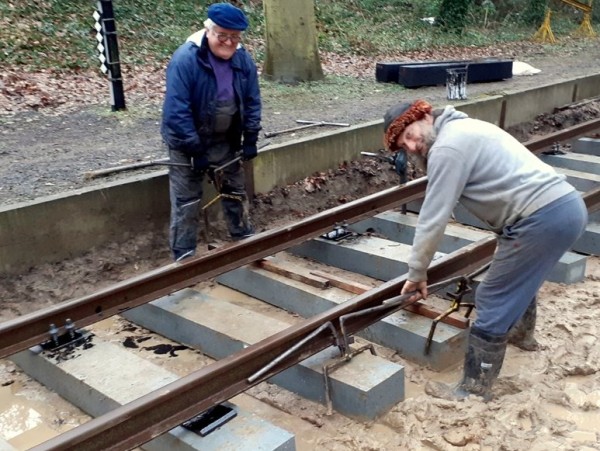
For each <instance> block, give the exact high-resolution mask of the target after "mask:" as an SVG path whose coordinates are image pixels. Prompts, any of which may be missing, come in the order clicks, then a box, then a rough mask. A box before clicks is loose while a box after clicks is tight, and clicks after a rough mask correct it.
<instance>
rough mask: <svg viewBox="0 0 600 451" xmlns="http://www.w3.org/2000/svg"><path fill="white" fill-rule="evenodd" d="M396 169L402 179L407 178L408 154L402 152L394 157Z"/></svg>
mask: <svg viewBox="0 0 600 451" xmlns="http://www.w3.org/2000/svg"><path fill="white" fill-rule="evenodd" d="M394 169H395V170H396V174H398V175H399V176H400V177H402V176H404V177H406V152H404V151H402V150H401V151H400V152H398V153H397V154H396V155H395V156H394Z"/></svg>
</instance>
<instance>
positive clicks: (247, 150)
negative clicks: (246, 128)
mask: <svg viewBox="0 0 600 451" xmlns="http://www.w3.org/2000/svg"><path fill="white" fill-rule="evenodd" d="M257 141H258V133H250V132H247V133H244V143H243V144H242V158H243V159H244V161H248V160H252V159H253V158H254V157H256V155H257V154H258V148H257V147H256V142H257Z"/></svg>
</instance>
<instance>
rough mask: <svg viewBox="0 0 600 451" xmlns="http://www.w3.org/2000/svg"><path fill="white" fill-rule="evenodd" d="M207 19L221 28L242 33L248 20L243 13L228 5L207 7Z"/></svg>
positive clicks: (218, 4)
mask: <svg viewBox="0 0 600 451" xmlns="http://www.w3.org/2000/svg"><path fill="white" fill-rule="evenodd" d="M208 18H209V19H210V20H212V21H213V22H214V23H216V24H217V25H218V26H220V27H222V28H226V29H228V30H239V31H244V30H245V29H246V28H248V19H247V18H246V15H245V14H244V12H243V11H242V10H241V9H239V8H236V7H235V6H233V5H231V4H229V3H215V4H213V5H210V6H209V7H208Z"/></svg>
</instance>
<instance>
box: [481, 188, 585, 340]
mask: <svg viewBox="0 0 600 451" xmlns="http://www.w3.org/2000/svg"><path fill="white" fill-rule="evenodd" d="M587 219H588V217H587V209H586V207H585V203H584V202H583V199H582V198H581V195H580V194H579V193H577V192H573V193H570V194H567V195H565V196H563V197H561V198H559V199H557V200H555V201H554V202H552V203H550V204H549V205H546V206H545V207H542V208H541V209H539V210H538V211H536V212H534V213H533V214H532V215H530V216H528V217H526V218H523V219H520V220H519V221H517V222H516V223H515V224H513V225H511V226H507V227H504V229H503V231H502V234H501V235H499V236H498V246H497V248H496V252H495V254H494V258H493V260H492V264H491V266H490V268H489V270H488V271H487V273H486V276H485V278H484V280H483V281H482V282H481V284H480V285H479V287H478V288H477V292H476V294H475V307H476V309H477V318H476V320H475V323H474V326H475V327H477V328H478V329H480V330H482V331H484V332H486V333H488V334H491V335H504V334H506V333H507V332H508V330H509V329H510V328H511V327H512V326H513V325H514V324H515V323H516V322H517V321H518V320H519V318H521V316H523V313H525V310H527V307H528V306H529V304H530V303H531V300H532V299H533V298H534V296H535V295H536V293H537V291H538V290H539V288H540V287H541V286H542V283H544V280H546V278H547V277H548V275H549V274H550V272H551V271H552V269H553V268H554V265H556V263H557V262H558V260H559V259H560V258H561V257H562V255H563V254H564V253H565V252H566V251H568V250H569V249H570V247H571V246H572V245H573V244H574V243H575V241H577V239H578V238H579V237H580V236H581V234H582V233H583V231H584V230H585V227H586V225H587Z"/></svg>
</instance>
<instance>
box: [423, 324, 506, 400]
mask: <svg viewBox="0 0 600 451" xmlns="http://www.w3.org/2000/svg"><path fill="white" fill-rule="evenodd" d="M506 344H507V341H506V335H499V336H498V335H489V334H487V333H485V332H483V331H481V330H479V329H477V328H475V327H473V328H471V332H470V334H469V345H468V348H467V355H466V356H465V364H464V370H463V378H462V381H460V382H459V383H458V384H456V385H453V386H452V385H447V384H443V383H441V382H429V383H428V384H427V385H426V387H425V392H426V393H427V394H428V395H431V396H433V397H435V398H441V399H446V400H448V401H460V400H463V399H465V398H466V397H468V396H469V395H476V396H481V397H482V398H483V400H484V401H485V402H487V401H489V400H490V399H492V385H493V384H494V381H495V380H496V378H497V377H498V374H499V373H500V369H501V368H502V362H503V361H504V354H505V353H506Z"/></svg>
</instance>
